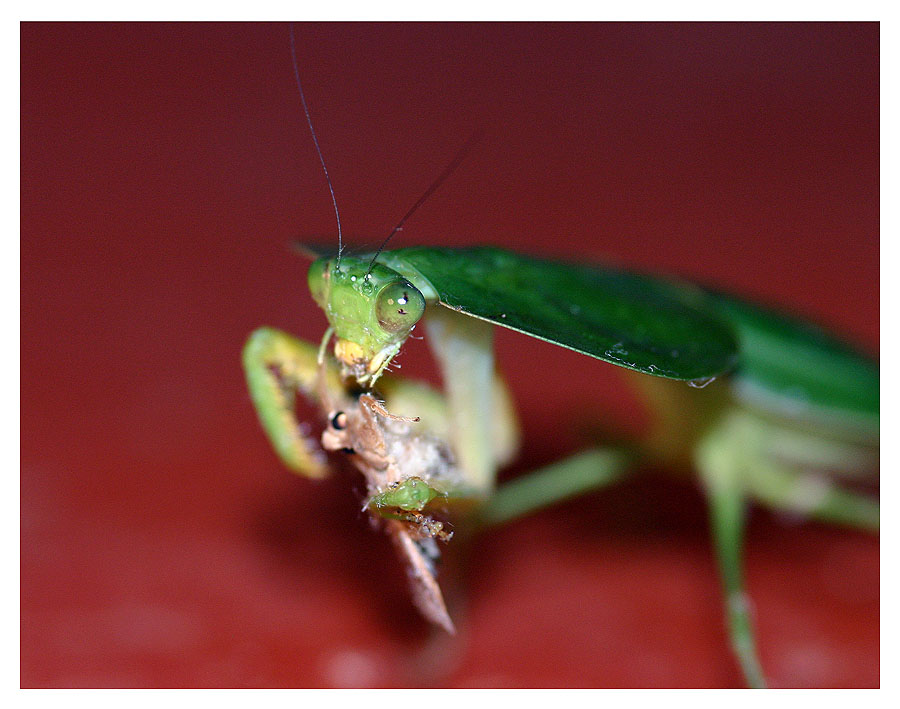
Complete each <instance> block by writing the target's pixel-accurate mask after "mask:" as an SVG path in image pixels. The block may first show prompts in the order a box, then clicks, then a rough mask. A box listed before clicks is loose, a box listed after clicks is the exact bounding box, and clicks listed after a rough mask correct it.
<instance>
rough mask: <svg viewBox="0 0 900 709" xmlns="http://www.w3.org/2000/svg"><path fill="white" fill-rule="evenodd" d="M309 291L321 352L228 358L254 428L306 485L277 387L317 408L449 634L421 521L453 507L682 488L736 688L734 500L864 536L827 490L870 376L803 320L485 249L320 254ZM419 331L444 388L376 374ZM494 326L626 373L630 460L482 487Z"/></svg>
mask: <svg viewBox="0 0 900 709" xmlns="http://www.w3.org/2000/svg"><path fill="white" fill-rule="evenodd" d="M309 285H310V290H311V293H312V296H313V298H314V299H315V301H316V302H317V303H318V304H319V306H320V307H322V308H323V310H324V311H325V314H326V316H327V318H328V322H329V328H328V331H327V332H326V335H325V337H324V339H323V341H322V343H321V345H320V346H318V347H316V346H315V345H312V344H310V343H304V342H302V341H299V340H296V339H295V338H293V337H291V336H290V335H287V334H285V333H282V332H280V331H276V330H272V329H268V328H263V329H261V330H258V331H257V332H255V333H254V334H253V335H252V336H251V338H250V340H249V341H248V343H247V346H246V348H245V350H244V366H245V369H246V373H247V377H248V383H249V387H250V392H251V395H252V398H253V401H254V404H255V406H256V408H257V411H258V413H259V416H260V419H261V421H262V424H263V427H264V429H265V430H266V433H267V434H268V436H269V438H270V440H271V441H272V443H273V446H274V447H275V450H276V451H277V452H278V454H279V456H280V457H281V459H282V461H283V462H284V463H285V464H286V465H287V466H288V467H289V468H291V469H292V470H294V471H295V472H298V473H300V474H302V475H305V476H309V477H321V476H322V475H324V474H325V472H326V467H325V463H324V461H323V459H322V456H321V454H320V453H319V451H318V450H317V448H316V446H315V445H314V444H313V443H312V442H311V441H309V440H307V439H306V437H305V436H304V435H303V433H302V427H301V426H300V425H299V423H298V421H297V420H296V416H295V414H294V409H293V404H294V401H293V397H294V392H296V391H299V392H301V393H303V394H304V395H307V396H308V397H309V398H311V399H312V400H314V401H316V402H317V403H318V405H319V407H320V409H321V411H322V413H323V416H324V418H325V420H326V421H327V422H328V425H327V427H326V430H325V433H324V434H323V439H322V442H323V445H324V447H325V448H326V449H329V450H343V451H345V452H347V453H349V454H350V455H351V457H352V459H353V462H354V464H355V465H356V467H357V468H358V469H359V470H361V472H363V474H364V475H365V477H366V479H367V482H368V487H369V497H368V499H367V501H366V509H367V510H368V511H369V512H370V513H371V514H372V515H373V517H374V518H376V519H379V520H382V521H383V523H384V525H385V526H386V528H387V530H388V532H389V533H390V534H391V535H392V537H393V538H394V540H395V543H396V544H397V546H398V549H399V550H400V552H401V554H402V555H403V556H404V557H405V558H406V560H407V562H408V565H409V568H410V577H411V579H412V582H413V589H414V598H415V600H416V603H417V605H418V607H419V608H420V610H422V612H423V613H424V615H425V616H426V617H428V618H429V619H431V620H432V621H433V622H435V623H437V624H439V625H441V626H443V627H444V628H446V629H448V630H452V621H450V618H449V615H448V614H447V611H446V608H445V606H444V603H443V599H442V598H441V596H440V590H439V588H438V587H437V583H436V581H435V578H434V565H433V561H434V558H435V557H436V555H437V545H436V541H435V540H446V539H447V538H448V536H449V535H447V534H446V531H445V529H444V523H443V522H442V521H440V520H439V519H438V517H446V516H447V515H448V514H450V513H452V511H453V510H454V509H455V510H457V511H461V513H464V515H465V516H464V517H463V519H462V522H461V523H462V524H464V523H470V524H473V525H476V524H477V525H480V526H482V527H486V526H489V525H492V524H499V523H502V522H506V521H508V520H510V519H513V518H515V517H517V516H520V515H522V514H526V513H528V512H530V511H532V510H534V509H536V508H538V507H542V506H545V505H548V504H551V503H553V502H554V501H558V500H561V499H564V498H567V497H571V496H573V495H577V494H580V493H582V492H585V491H588V490H591V489H597V488H599V487H602V486H604V485H608V484H611V483H613V482H615V481H616V480H618V479H620V478H621V477H622V476H623V475H625V474H626V473H627V472H628V471H629V470H630V469H631V468H633V467H634V466H635V464H636V463H640V462H645V461H654V462H662V463H664V464H665V465H667V466H670V467H681V468H685V469H690V470H695V471H696V472H697V473H698V475H699V479H700V481H701V484H702V486H703V488H704V490H705V492H706V494H707V497H708V500H709V508H710V516H711V526H712V532H713V540H714V544H715V548H716V552H717V557H718V563H719V568H720V572H721V575H722V581H723V587H724V592H725V609H726V619H727V624H728V628H729V632H730V636H731V641H732V646H733V650H734V652H735V654H736V656H737V658H738V661H739V662H740V664H741V667H742V670H743V672H744V675H745V677H746V679H747V682H748V683H749V684H750V685H751V686H764V682H765V681H764V675H763V672H762V670H761V668H760V666H759V662H758V660H757V656H756V649H755V645H754V639H753V632H752V627H751V623H750V618H749V611H748V605H749V604H748V599H747V597H746V594H745V591H744V583H743V578H742V573H741V548H742V542H743V530H744V513H745V508H746V505H747V503H748V502H749V501H756V502H759V503H762V504H764V505H767V506H770V507H772V508H775V509H782V510H791V511H793V512H796V513H800V514H802V515H804V516H807V517H811V518H816V519H820V520H824V521H826V522H832V523H837V524H844V525H849V526H853V527H858V528H863V529H868V530H872V531H877V530H878V525H879V507H878V501H877V499H874V498H872V497H868V496H865V495H862V494H860V493H857V492H853V491H851V490H850V489H848V488H845V487H844V486H843V484H842V483H841V482H840V480H841V478H842V477H844V478H847V477H850V478H862V477H866V476H870V477H871V476H872V475H873V474H877V468H878V455H879V454H878V422H879V411H878V406H879V402H878V379H879V378H878V369H877V365H876V364H874V363H873V362H871V361H869V360H867V359H866V358H865V357H863V356H861V355H859V354H857V353H855V352H854V351H852V350H851V349H849V348H847V347H846V346H844V345H842V344H841V343H839V342H837V341H836V340H834V339H832V338H830V337H829V336H827V335H826V334H824V333H823V332H821V331H820V330H818V329H816V328H814V327H812V326H810V325H808V324H806V323H804V322H801V321H798V320H794V319H791V318H788V317H785V316H783V315H781V314H778V313H775V312H771V311H768V310H765V309H762V308H759V307H757V306H753V305H750V304H747V303H745V302H743V301H740V300H738V299H735V298H731V297H728V296H724V295H722V294H718V293H714V292H711V291H707V290H704V289H701V288H698V287H696V286H693V285H689V284H685V283H680V282H675V281H670V280H667V279H660V278H654V277H650V276H645V275H637V274H632V273H626V272H623V271H616V270H610V269H600V268H587V267H583V266H575V265H569V264H562V263H556V262H548V261H541V260H537V259H533V258H529V257H524V256H521V255H517V254H514V253H511V252H508V251H501V250H499V249H492V248H477V249H458V250H454V249H433V248H410V249H400V250H397V251H392V252H385V253H380V254H378V255H377V257H371V256H369V257H359V258H350V257H343V258H341V257H338V258H328V257H322V258H319V259H317V260H316V261H315V262H314V263H313V264H312V266H311V267H310V271H309ZM420 321H422V322H424V324H425V328H426V332H427V335H428V339H429V342H430V344H431V348H432V351H433V352H434V354H435V356H436V358H437V360H438V363H439V364H440V368H441V371H442V374H443V380H444V392H443V394H438V393H437V392H435V391H433V390H431V389H430V388H428V387H426V386H425V385H421V384H414V383H410V382H402V381H399V380H393V379H391V378H390V377H389V376H385V377H384V378H382V376H383V375H384V374H385V372H386V371H387V370H388V368H389V365H390V363H391V360H392V359H393V358H394V356H396V354H397V352H398V351H399V350H400V347H401V346H402V343H403V341H404V340H405V339H406V338H407V337H408V336H409V334H410V333H411V332H412V330H413V328H414V327H415V326H416V324H417V323H418V322H420ZM494 325H499V326H504V327H509V328H511V329H514V330H517V331H519V332H522V333H525V334H528V335H531V336H535V337H539V338H541V339H543V340H546V341H548V342H552V343H554V344H558V345H560V346H564V347H567V348H570V349H574V350H576V351H579V352H582V353H584V354H586V355H588V356H592V357H596V358H598V359H601V360H604V361H607V362H610V363H612V364H615V365H617V366H621V367H625V368H627V369H630V370H633V371H634V372H637V373H638V374H639V375H638V376H636V381H637V382H638V384H639V385H640V386H642V387H643V388H644V389H645V392H646V394H647V398H648V401H649V403H650V405H651V408H652V409H653V411H654V412H655V415H656V427H655V428H654V429H653V430H652V431H651V432H650V434H649V435H648V436H647V437H646V438H645V439H644V440H641V441H638V442H636V443H635V444H634V445H633V446H631V447H629V448H616V449H600V448H597V449H592V450H589V451H587V452H585V453H582V454H579V455H577V456H575V457H573V458H571V459H569V460H566V461H562V462H560V463H558V464H555V465H552V466H550V467H548V468H546V469H544V470H541V471H537V472H536V473H533V474H531V475H529V476H525V477H523V478H519V479H516V480H514V481H511V482H510V483H507V484H506V485H504V486H501V487H500V488H497V487H496V485H495V479H496V471H497V468H498V467H499V466H500V465H502V464H504V463H505V462H507V461H508V460H510V459H511V458H512V456H513V455H514V453H515V450H516V447H517V440H518V434H517V426H516V422H515V415H514V410H513V407H512V404H511V401H510V399H509V395H508V393H507V392H506V389H505V386H504V385H503V383H502V381H501V380H500V378H499V377H498V375H497V372H496V368H495V365H494V360H493V351H492V330H493V326H494ZM332 337H333V339H334V346H333V350H332V352H333V355H332V354H331V353H329V348H328V346H329V344H330V342H331V340H332ZM714 380H715V381H714ZM689 384H690V386H689ZM707 384H709V386H707ZM373 387H374V389H375V391H377V392H378V393H379V394H380V395H381V396H383V397H384V402H385V403H384V404H383V405H382V404H380V403H378V402H377V401H376V400H375V399H374V398H373V397H371V396H370V395H369V394H368V392H369V391H371V390H373ZM361 392H362V395H360V393H361ZM397 412H401V413H402V414H404V416H415V417H417V418H416V419H410V418H403V417H399V416H397V415H396V413H397Z"/></svg>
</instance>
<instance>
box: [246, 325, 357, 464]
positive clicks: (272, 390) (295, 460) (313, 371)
mask: <svg viewBox="0 0 900 709" xmlns="http://www.w3.org/2000/svg"><path fill="white" fill-rule="evenodd" d="M318 360H319V352H318V348H317V347H316V346H315V345H312V344H310V343H309V342H304V341H303V340H299V339H297V338H296V337H293V336H292V335H289V334H287V333H286V332H282V331H281V330H276V329H274V328H270V327H261V328H259V329H258V330H256V331H254V332H253V333H252V334H251V335H250V337H249V338H248V340H247V344H246V345H244V351H243V362H244V372H245V374H246V376H247V386H248V388H249V389H250V397H251V398H252V400H253V405H254V406H255V408H256V413H257V414H258V416H259V420H260V423H261V424H262V427H263V429H264V430H265V432H266V436H268V438H269V441H270V442H271V443H272V447H273V448H274V449H275V452H276V453H277V454H278V457H279V458H280V459H281V461H282V463H284V464H285V465H286V466H287V467H288V468H289V469H290V470H292V471H294V472H295V473H298V474H300V475H303V476H306V477H310V478H322V477H324V476H325V475H326V474H327V472H328V468H327V466H326V463H325V456H324V454H323V453H322V450H321V448H320V447H319V445H318V442H317V441H315V440H313V439H311V438H309V437H307V435H306V434H305V432H304V431H305V427H304V426H303V424H301V423H300V421H298V420H297V415H296V413H295V411H294V404H295V399H296V393H297V392H298V391H299V392H300V393H302V394H303V395H304V396H306V397H307V398H308V399H309V400H310V401H313V402H316V401H318V403H319V405H320V406H322V407H323V408H324V407H326V404H325V403H324V402H323V401H321V399H322V398H323V395H324V392H329V394H328V398H332V397H333V398H337V397H338V396H339V393H340V392H343V387H342V386H341V383H340V378H339V376H338V373H337V368H336V367H335V366H334V365H333V364H332V363H330V362H325V363H324V364H323V365H322V367H324V370H322V372H321V375H322V376H323V377H324V381H320V380H319V376H320V365H319V362H318Z"/></svg>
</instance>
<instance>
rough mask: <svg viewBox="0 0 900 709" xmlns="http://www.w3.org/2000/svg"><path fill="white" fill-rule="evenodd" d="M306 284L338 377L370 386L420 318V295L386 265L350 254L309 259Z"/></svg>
mask: <svg viewBox="0 0 900 709" xmlns="http://www.w3.org/2000/svg"><path fill="white" fill-rule="evenodd" d="M308 282H309V290H310V293H312V297H313V299H314V300H315V301H316V302H317V303H318V304H319V306H320V307H321V308H322V309H323V310H324V311H325V316H326V317H327V318H328V322H329V324H330V325H331V327H332V329H333V330H334V335H335V343H334V356H335V358H336V359H337V360H338V362H340V364H341V371H342V374H343V376H344V377H350V376H352V377H354V378H355V379H356V381H357V383H359V385H360V386H363V387H366V388H369V387H371V386H372V385H374V383H375V380H377V379H378V377H380V376H381V374H382V372H384V370H385V368H386V367H387V365H388V364H389V363H390V361H391V360H392V359H393V357H394V356H395V355H396V354H397V352H399V351H400V346H401V345H402V344H403V342H404V340H406V338H407V337H408V336H409V333H410V332H412V329H413V327H415V325H416V323H417V322H418V321H419V318H421V317H422V315H423V314H424V312H425V297H424V296H423V295H422V293H421V292H420V291H419V290H418V289H417V288H416V287H415V286H413V285H412V283H410V282H409V281H408V280H407V279H406V278H404V277H403V276H401V275H400V274H399V273H397V272H396V271H394V270H392V269H390V268H388V267H387V266H383V265H382V264H379V263H375V264H372V263H371V262H370V261H368V260H367V259H359V258H353V257H350V256H344V257H342V258H341V259H340V263H338V262H337V260H336V259H333V258H320V259H318V260H316V261H314V262H313V264H312V266H310V268H309V275H308Z"/></svg>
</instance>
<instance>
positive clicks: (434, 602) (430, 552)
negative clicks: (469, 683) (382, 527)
mask: <svg viewBox="0 0 900 709" xmlns="http://www.w3.org/2000/svg"><path fill="white" fill-rule="evenodd" d="M388 524H389V528H388V533H389V534H390V535H391V539H392V540H393V542H394V545H395V546H396V547H397V551H398V552H399V553H400V555H401V556H402V557H403V558H404V559H405V561H406V573H407V576H408V577H409V582H410V587H411V590H412V597H413V602H414V603H415V604H416V608H418V609H419V612H420V613H421V614H422V615H423V616H425V618H427V619H428V620H430V621H431V622H432V623H435V624H436V625H439V626H441V627H442V628H443V629H444V630H446V631H447V632H448V633H451V634H455V633H456V629H455V628H454V627H453V621H452V620H450V615H449V613H447V606H446V604H445V603H444V596H443V594H441V588H440V586H438V582H437V580H436V579H435V566H434V564H435V561H436V560H437V558H438V557H439V556H440V552H439V551H438V548H437V543H436V542H435V541H434V539H428V538H424V539H413V537H412V535H411V534H410V533H409V531H408V530H407V529H406V528H405V527H404V526H403V524H401V523H400V522H389V523H388Z"/></svg>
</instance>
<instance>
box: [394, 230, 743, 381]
mask: <svg viewBox="0 0 900 709" xmlns="http://www.w3.org/2000/svg"><path fill="white" fill-rule="evenodd" d="M378 260H379V262H381V263H383V264H384V265H386V266H388V267H390V268H393V269H394V270H396V271H398V272H399V273H401V274H402V275H403V276H405V277H406V278H408V279H409V280H410V281H411V282H412V283H413V284H414V285H418V283H421V282H422V281H423V280H424V281H425V282H427V283H428V284H430V286H431V287H432V289H433V290H434V291H435V292H436V293H437V295H438V299H439V300H440V302H441V304H442V305H445V306H446V307H448V308H451V309H453V310H456V311H458V312H461V313H464V314H466V315H471V316H473V317H477V318H481V319H483V320H488V321H490V322H492V323H494V324H495V325H501V326H503V327H508V328H510V329H512V330H517V331H519V332H523V333H525V334H527V335H532V336H534V337H538V338H540V339H542V340H546V341H548V342H553V343H555V344H557V345H561V346H562V347H567V348H569V349H572V350H575V351H576V352H581V353H583V354H586V355H590V356H591V357H596V358H598V359H602V360H604V361H606V362H610V363H612V364H616V365H619V366H621V367H626V368H628V369H633V370H636V371H639V372H644V373H646V374H652V375H655V376H659V377H667V378H670V379H682V380H694V379H704V378H707V377H712V376H716V375H718V374H722V373H723V372H727V371H729V370H731V369H732V368H733V367H734V366H735V364H736V362H737V344H736V342H735V338H734V336H733V334H732V331H731V329H730V328H729V327H728V326H727V325H725V324H723V322H722V321H721V319H720V318H719V317H718V316H717V315H715V314H711V313H709V312H706V311H705V310H704V299H703V293H702V291H700V290H699V289H695V288H693V287H691V286H685V285H680V284H679V285H676V284H674V283H672V282H669V281H665V280H661V279H658V278H650V277H647V276H641V275H636V274H633V273H627V272H624V271H619V270H613V269H600V268H594V267H590V268H589V267H584V266H579V265H575V264H565V263H557V262H552V261H543V260H538V259H534V258H529V257H527V256H521V255H519V254H515V253H512V252H509V251H503V250H501V249H496V248H491V247H481V248H471V249H440V248H426V247H421V248H420V247H415V248H408V249H398V250H395V251H390V252H386V253H383V254H381V255H380V256H379V257H378Z"/></svg>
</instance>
